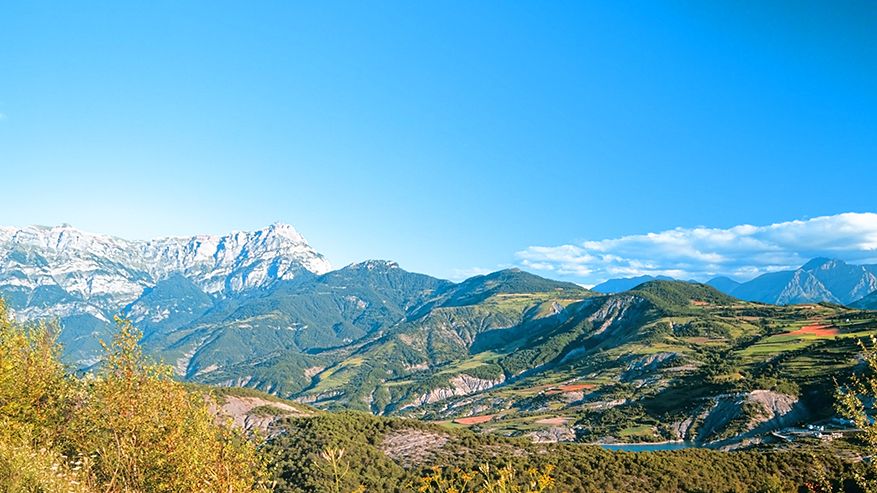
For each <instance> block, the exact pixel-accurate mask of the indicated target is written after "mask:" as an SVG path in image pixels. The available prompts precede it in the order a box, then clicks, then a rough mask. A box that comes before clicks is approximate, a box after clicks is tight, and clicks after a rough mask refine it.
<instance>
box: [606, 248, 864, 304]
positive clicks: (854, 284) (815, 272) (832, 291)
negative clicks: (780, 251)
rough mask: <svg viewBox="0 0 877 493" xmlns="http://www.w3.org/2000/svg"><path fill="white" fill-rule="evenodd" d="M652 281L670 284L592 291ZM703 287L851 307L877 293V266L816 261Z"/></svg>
mask: <svg viewBox="0 0 877 493" xmlns="http://www.w3.org/2000/svg"><path fill="white" fill-rule="evenodd" d="M655 279H664V280H672V278H669V277H666V276H657V277H652V276H640V277H633V278H626V279H610V280H609V281H606V282H604V283H601V284H598V285H597V286H594V288H593V289H594V291H599V292H601V293H617V292H621V291H626V290H628V289H632V288H633V287H635V286H636V285H638V284H642V283H643V282H646V281H650V280H655ZM706 284H708V285H710V286H712V287H714V288H716V289H718V290H719V291H721V292H723V293H725V294H729V295H731V296H734V297H735V298H739V299H741V300H746V301H759V302H762V303H770V304H772V305H787V304H794V303H817V302H820V301H828V302H831V303H838V304H841V305H851V304H853V303H855V302H857V301H859V300H862V299H863V298H865V297H866V296H868V295H869V294H871V293H873V292H874V291H877V265H850V264H847V263H846V262H844V261H843V260H839V259H828V258H815V259H813V260H811V261H809V262H807V263H806V264H804V265H803V266H801V267H800V268H798V269H796V270H793V271H781V272H771V273H768V274H762V275H761V276H758V277H756V278H755V279H752V280H751V281H747V282H744V283H739V282H737V281H734V280H732V279H729V278H727V277H716V278H714V279H710V280H709V281H707V282H706Z"/></svg>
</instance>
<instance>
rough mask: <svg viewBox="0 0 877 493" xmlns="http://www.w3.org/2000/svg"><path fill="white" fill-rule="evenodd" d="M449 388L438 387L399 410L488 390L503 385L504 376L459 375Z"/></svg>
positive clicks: (453, 379)
mask: <svg viewBox="0 0 877 493" xmlns="http://www.w3.org/2000/svg"><path fill="white" fill-rule="evenodd" d="M449 383H450V385H451V386H450V387H439V388H436V389H432V390H430V391H429V392H427V393H425V394H422V395H420V396H418V397H417V398H415V399H414V400H412V401H411V402H409V403H408V404H406V405H405V406H404V407H402V408H401V409H400V410H404V409H408V408H412V407H417V406H422V405H424V404H432V403H433V402H438V401H441V400H445V399H450V398H451V397H459V396H464V395H469V394H474V393H476V392H483V391H485V390H490V389H492V388H494V387H496V386H499V385H502V384H503V383H505V375H500V376H499V377H498V378H495V379H484V378H475V377H473V376H470V375H466V374H460V375H457V376H455V377H454V378H452V379H451V380H450V382H449Z"/></svg>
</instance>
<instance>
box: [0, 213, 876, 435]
mask: <svg viewBox="0 0 877 493" xmlns="http://www.w3.org/2000/svg"><path fill="white" fill-rule="evenodd" d="M25 233H27V234H25ZM5 234H6V236H5V237H4V238H5V240H4V241H5V242H4V243H2V250H0V251H2V252H3V253H2V265H3V268H2V270H0V293H2V295H3V296H4V297H5V298H7V299H8V300H9V305H10V307H11V309H12V310H13V311H14V312H15V313H16V316H18V317H21V318H22V319H23V320H27V319H30V318H45V319H54V320H56V321H58V323H59V324H60V327H61V333H60V337H59V340H60V341H61V342H62V343H63V344H64V346H65V357H66V358H67V360H68V361H70V362H72V363H74V364H75V365H76V366H78V367H79V368H80V369H82V370H86V371H87V370H88V369H89V368H91V367H93V366H94V365H95V364H96V363H97V362H98V360H97V358H96V354H97V353H96V348H97V347H98V342H97V340H98V338H100V337H106V336H107V334H109V331H110V330H111V326H110V325H108V324H107V323H106V322H105V321H104V320H110V319H111V318H112V317H113V315H115V314H116V313H121V315H122V316H123V317H127V318H129V319H131V320H132V322H133V323H134V324H135V325H137V326H138V327H139V328H141V329H142V330H143V332H144V338H143V341H142V343H143V345H144V347H145V349H146V350H147V351H148V352H150V353H151V354H153V355H155V356H156V357H157V358H159V359H161V360H163V361H165V362H167V363H169V364H170V365H171V366H172V367H173V368H174V371H175V373H176V375H177V378H179V379H181V380H184V381H188V382H193V383H198V384H206V385H211V386H221V387H245V388H251V389H255V390H258V391H262V392H265V393H267V394H271V395H274V396H277V397H280V398H283V399H288V400H292V401H295V402H298V403H300V404H303V405H307V406H313V408H314V409H317V410H327V411H342V410H358V411H364V412H367V413H370V414H374V415H380V416H392V417H404V418H413V419H417V420H421V421H426V422H432V423H436V424H438V425H441V426H443V427H445V428H448V429H451V428H467V429H469V430H471V431H475V432H478V433H480V434H486V435H497V436H505V437H526V438H527V439H528V440H530V441H534V442H537V443H539V442H578V443H601V444H612V443H659V442H677V441H679V442H682V441H684V442H689V443H692V444H697V445H698V446H710V447H714V448H721V449H736V448H741V447H742V448H747V447H759V446H785V445H784V444H783V443H782V442H783V439H782V438H777V437H776V436H775V435H773V434H775V433H780V432H782V431H783V430H786V429H789V428H790V427H794V426H800V425H805V424H812V425H824V424H829V428H831V426H832V425H830V420H831V419H832V418H833V417H834V411H833V408H832V406H833V403H834V392H835V381H837V382H839V383H843V382H844V381H846V379H847V378H848V377H849V376H850V375H851V374H852V372H853V371H854V370H855V369H856V368H857V365H858V364H859V363H858V361H859V360H858V359H857V358H858V354H859V353H860V351H861V349H860V348H859V346H858V344H859V341H865V342H868V341H869V340H870V339H869V338H870V336H871V335H874V334H875V332H877V313H875V312H871V311H868V310H862V309H858V308H851V307H846V306H843V305H840V304H836V303H832V302H828V301H814V302H808V303H799V304H790V305H771V304H766V303H762V302H757V301H744V300H740V299H738V298H735V297H733V296H730V295H728V294H725V293H723V292H721V291H719V290H717V289H716V288H714V287H712V286H710V285H706V284H697V283H692V282H682V281H673V280H666V279H656V280H645V282H642V283H640V284H637V285H636V286H633V287H632V288H630V289H627V290H624V291H622V292H619V293H615V294H603V293H600V292H598V291H594V290H589V289H585V288H583V287H581V286H578V285H575V284H571V283H565V282H559V281H553V280H549V279H545V278H542V277H538V276H535V275H533V274H529V273H527V272H523V271H520V270H518V269H507V270H502V271H498V272H495V273H492V274H488V275H483V276H475V277H472V278H470V279H467V280H465V281H463V282H460V283H453V282H450V281H445V280H441V279H436V278H433V277H430V276H426V275H423V274H416V273H411V272H407V271H405V270H403V269H402V268H401V267H399V265H398V264H396V263H394V262H389V261H378V260H370V261H366V262H361V263H356V264H351V265H349V266H347V267H344V268H342V269H338V270H329V268H328V263H326V262H324V261H323V260H321V259H322V257H321V256H320V255H319V254H318V253H316V252H315V251H313V250H312V249H311V248H310V247H309V246H308V245H307V243H306V242H305V240H304V239H303V238H302V237H301V236H300V235H298V234H297V233H295V231H294V230H293V229H292V228H291V227H289V226H285V225H273V226H271V227H269V228H266V229H265V230H261V231H257V232H251V233H234V234H232V235H230V236H228V237H223V238H212V239H211V238H206V237H193V238H191V239H174V240H161V241H159V240H156V241H153V242H151V243H142V244H133V246H132V245H131V244H127V243H124V241H123V240H117V239H112V238H109V237H100V236H99V235H90V234H88V233H82V232H78V231H76V230H72V229H71V228H69V227H58V228H51V229H48V228H47V229H42V230H39V229H34V230H32V231H27V232H19V233H10V232H8V231H7V232H6V233H5ZM150 245H163V246H161V249H163V250H161V251H162V252H164V253H149V254H148V255H147V256H146V258H154V259H158V258H162V259H166V260H167V261H168V262H169V264H168V265H164V264H162V263H160V262H159V263H153V264H150V265H149V267H148V268H147V267H144V265H145V264H144V263H143V262H144V261H142V260H141V261H135V260H132V259H135V258H136V255H135V253H136V252H141V254H142V252H151V251H153V252H154V251H157V250H150V248H154V247H153V246H150ZM168 245H170V246H168ZM205 245H206V246H205ZM223 245H226V246H223ZM234 245H236V246H234ZM186 252H188V253H186ZM284 252H286V253H284ZM137 255H140V254H137ZM143 255H146V254H143ZM83 259H85V260H83ZM126 259H127V260H126ZM138 262H139V263H138ZM156 262H157V261H156ZM138 266H140V267H138ZM805 267H806V269H805V270H806V271H807V272H811V271H813V272H816V271H818V270H820V269H821V271H820V272H822V273H821V274H820V273H819V272H816V273H815V274H813V275H814V276H821V277H820V279H822V280H823V281H825V282H827V281H826V279H829V278H831V276H828V277H826V276H827V274H825V272H828V271H827V270H826V269H828V270H831V269H835V270H837V269H841V270H844V271H854V274H855V275H860V274H862V272H864V273H865V274H867V273H868V271H867V270H862V272H859V270H861V269H858V270H857V269H856V268H853V267H852V266H845V264H843V265H841V263H838V262H827V261H824V260H814V261H813V262H811V263H810V266H809V267H808V266H805ZM76 269H79V270H76ZM138 269H139V270H138ZM211 269H216V270H211ZM802 269H803V268H802ZM221 272H224V273H225V274H222V275H225V276H226V277H222V276H221V275H220V274H219V273H221ZM832 272H835V271H832ZM863 275H864V274H863ZM832 279H835V283H834V284H831V283H829V285H832V286H853V285H856V284H855V282H848V281H843V282H841V281H839V280H837V279H838V278H837V276H835V277H833V278H832ZM99 280H102V281H100V282H102V283H103V284H102V285H104V286H121V287H120V288H119V289H120V291H119V292H117V293H116V292H110V291H108V290H105V292H103V291H102V292H98V291H97V290H96V288H94V286H97V285H98V284H99V283H98V281H99ZM123 281H124V282H123ZM859 284H861V283H859ZM82 286H92V287H91V288H88V289H86V288H83V287H82ZM132 286H140V288H138V289H140V290H141V292H140V293H139V294H138V293H137V292H136V289H134V287H132ZM49 287H50V288H51V290H54V291H53V292H55V293H57V295H53V296H55V297H54V298H52V297H47V296H48V295H47V294H46V293H47V292H48V291H47V289H48V288H49ZM89 289H91V290H90V291H89ZM101 289H104V288H101ZM107 289H109V288H107ZM867 300H868V298H867V297H865V298H864V300H863V303H867ZM102 334H103V336H102ZM826 436H830V434H829V435H826Z"/></svg>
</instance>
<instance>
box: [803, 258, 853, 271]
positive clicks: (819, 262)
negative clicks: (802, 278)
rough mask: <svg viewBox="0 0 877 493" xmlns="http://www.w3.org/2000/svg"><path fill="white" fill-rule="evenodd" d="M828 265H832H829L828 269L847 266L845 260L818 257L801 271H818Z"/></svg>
mask: <svg viewBox="0 0 877 493" xmlns="http://www.w3.org/2000/svg"><path fill="white" fill-rule="evenodd" d="M826 264H831V265H828V267H834V266H836V265H838V264H844V265H845V262H844V261H843V260H840V259H830V258H827V257H816V258H814V259H813V260H810V261H809V262H807V263H806V264H804V265H802V266H801V269H802V270H816V269H819V268H821V267H824V266H826Z"/></svg>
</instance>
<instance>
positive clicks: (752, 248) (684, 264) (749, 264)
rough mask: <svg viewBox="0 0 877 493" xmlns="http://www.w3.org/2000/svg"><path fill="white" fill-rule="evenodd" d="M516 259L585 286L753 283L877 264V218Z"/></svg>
mask: <svg viewBox="0 0 877 493" xmlns="http://www.w3.org/2000/svg"><path fill="white" fill-rule="evenodd" d="M515 256H516V258H517V259H518V261H519V263H520V265H521V266H522V267H525V268H529V269H532V270H537V271H547V272H551V273H552V274H554V275H562V276H564V277H571V278H576V279H578V280H579V281H580V282H585V283H599V282H602V281H604V280H606V279H611V278H616V277H632V276H640V275H644V274H650V275H659V274H661V275H666V276H671V277H675V278H678V279H697V280H701V281H706V280H708V279H710V278H712V277H715V276H719V275H724V276H729V277H732V278H734V279H737V280H748V279H751V278H753V277H756V276H758V275H760V274H763V273H765V272H774V271H778V270H786V269H795V268H797V267H800V266H801V265H803V264H804V263H806V262H807V261H808V260H810V259H812V258H814V257H832V258H834V257H837V258H840V259H843V260H845V261H848V262H852V263H869V262H877V214H873V213H864V214H858V213H847V214H839V215H836V216H825V217H817V218H813V219H808V220H803V221H789V222H784V223H777V224H772V225H770V226H752V225H748V224H744V225H740V226H735V227H733V228H730V229H715V228H705V227H698V228H691V229H689V228H676V229H673V230H670V231H663V232H660V233H649V234H645V235H633V236H625V237H622V238H616V239H607V240H600V241H584V242H582V243H581V244H579V245H561V246H556V247H544V246H533V247H530V248H527V249H526V250H524V251H522V252H518V253H517V254H515Z"/></svg>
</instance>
